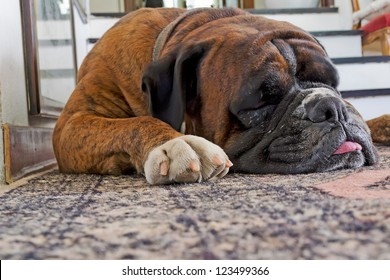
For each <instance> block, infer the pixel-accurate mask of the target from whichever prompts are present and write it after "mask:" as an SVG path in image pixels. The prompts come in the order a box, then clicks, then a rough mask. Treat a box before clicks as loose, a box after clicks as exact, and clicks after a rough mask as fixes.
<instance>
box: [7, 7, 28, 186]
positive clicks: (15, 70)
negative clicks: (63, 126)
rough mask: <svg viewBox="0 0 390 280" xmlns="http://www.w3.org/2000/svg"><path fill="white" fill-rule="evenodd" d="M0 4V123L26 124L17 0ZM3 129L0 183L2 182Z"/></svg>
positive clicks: (20, 30) (21, 45)
mask: <svg viewBox="0 0 390 280" xmlns="http://www.w3.org/2000/svg"><path fill="white" fill-rule="evenodd" d="M0 7H1V8H0V36H1V43H0V124H1V125H3V124H4V123H9V124H12V125H21V126H23V125H28V113H27V97H26V96H27V94H26V83H25V74H24V58H23V40H22V26H21V15H20V2H19V1H6V0H0ZM2 133H3V131H2V130H0V151H1V152H0V183H3V182H4V154H3V135H2Z"/></svg>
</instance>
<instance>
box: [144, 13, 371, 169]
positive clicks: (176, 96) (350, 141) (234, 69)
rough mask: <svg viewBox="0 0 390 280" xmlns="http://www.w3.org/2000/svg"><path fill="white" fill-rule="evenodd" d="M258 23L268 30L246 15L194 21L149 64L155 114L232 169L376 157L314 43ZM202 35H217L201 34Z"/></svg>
mask: <svg viewBox="0 0 390 280" xmlns="http://www.w3.org/2000/svg"><path fill="white" fill-rule="evenodd" d="M266 23H268V25H267V26H268V29H267V31H266V32H259V29H260V27H259V28H258V29H256V28H253V26H256V24H254V23H253V22H251V24H250V27H248V28H246V27H247V26H246V25H245V24H244V26H243V25H242V24H241V25H240V26H238V27H236V28H235V27H234V26H231V25H229V26H226V25H219V26H207V27H205V28H206V29H207V31H206V30H203V29H202V28H199V29H197V31H196V32H193V33H194V34H190V35H189V36H188V38H187V40H186V41H185V42H183V44H182V45H181V46H180V47H179V48H178V49H176V50H174V51H169V52H168V53H167V55H166V56H165V57H164V58H163V59H162V60H161V61H159V62H157V63H155V64H152V65H151V66H150V67H149V68H148V69H147V70H146V73H145V75H144V78H143V89H144V91H146V92H147V93H148V94H149V96H150V103H151V104H150V105H151V111H152V113H153V115H154V116H155V117H158V118H160V119H162V120H164V121H166V122H168V123H170V124H171V125H172V126H173V127H174V128H176V129H179V127H180V125H181V123H182V121H183V119H185V121H186V127H187V133H191V134H196V135H199V136H203V137H205V138H206V139H209V140H211V141H213V142H214V143H216V144H218V145H220V146H221V147H222V148H223V149H224V150H225V151H226V153H227V154H228V155H229V157H230V159H231V160H232V162H233V163H234V166H233V170H235V171H240V172H251V173H271V172H272V173H302V172H320V171H328V170H335V169H340V168H353V167H359V166H363V165H365V164H368V165H372V164H374V163H376V161H377V156H376V152H375V148H374V147H373V144H372V141H371V137H370V133H369V130H368V128H367V126H366V124H365V123H364V121H363V120H362V118H361V116H360V115H359V113H358V112H357V111H356V110H355V109H354V108H353V106H352V105H350V104H349V103H347V102H346V101H344V100H343V99H342V98H341V96H340V93H339V92H338V91H337V90H336V89H335V88H336V86H337V84H338V75H337V71H336V69H335V68H334V66H333V65H332V63H331V62H330V59H329V58H328V57H327V55H326V53H325V51H324V49H323V48H322V46H321V45H320V44H319V43H318V42H317V41H316V40H315V39H314V38H312V37H311V36H310V35H309V34H307V33H305V32H303V31H301V30H299V29H297V28H295V27H292V26H289V25H287V24H286V23H278V22H276V23H273V22H268V20H266ZM261 25H264V19H263V20H262V21H261ZM248 26H249V24H248ZM286 26H287V28H286ZM213 28H215V30H213ZM202 32H203V34H205V32H207V34H217V35H213V36H207V37H206V39H204V40H201V41H199V38H202V35H201V34H202Z"/></svg>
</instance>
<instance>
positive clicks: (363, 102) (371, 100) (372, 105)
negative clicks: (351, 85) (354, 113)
mask: <svg viewBox="0 0 390 280" xmlns="http://www.w3.org/2000/svg"><path fill="white" fill-rule="evenodd" d="M341 94H342V96H343V97H344V99H346V100H347V101H348V102H350V103H351V104H352V105H353V106H354V107H355V108H356V109H357V110H358V112H359V113H360V114H361V115H362V117H363V119H364V120H366V121H367V120H371V119H373V118H377V117H380V116H382V115H385V114H390V88H387V89H373V90H357V91H345V92H341Z"/></svg>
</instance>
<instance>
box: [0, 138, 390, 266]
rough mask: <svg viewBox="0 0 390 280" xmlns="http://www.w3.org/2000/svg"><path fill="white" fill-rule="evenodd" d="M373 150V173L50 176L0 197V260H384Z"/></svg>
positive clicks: (389, 212) (383, 205)
mask: <svg viewBox="0 0 390 280" xmlns="http://www.w3.org/2000/svg"><path fill="white" fill-rule="evenodd" d="M379 149H380V153H381V163H380V164H379V165H378V166H375V167H365V168H361V169H357V170H341V171H335V172H329V173H317V174H302V175H273V174H271V175H247V174H229V175H228V176H227V177H226V178H224V179H221V180H216V181H211V182H206V183H200V184H183V185H171V186H148V185H147V184H146V182H145V180H144V179H143V178H142V177H141V176H137V175H134V176H121V177H111V176H99V175H64V174H59V173H58V171H52V172H49V173H47V174H45V175H43V176H40V177H36V178H34V179H31V180H30V181H29V182H28V183H27V184H25V185H23V186H19V187H17V188H14V189H12V190H9V191H7V192H4V193H3V194H2V195H1V196H0V259H390V147H384V146H382V147H379ZM372 172H375V174H376V175H375V176H371V175H370V174H371V173H372ZM378 174H379V175H378ZM377 175H378V176H379V177H380V178H382V179H378V178H379V177H378V176H377ZM359 176H363V177H365V178H368V179H367V180H368V181H367V180H366V181H365V180H363V181H362V179H359V178H360V177H359ZM354 178H357V179H356V180H355V181H358V182H355V183H357V185H356V190H357V191H356V193H359V195H358V196H356V197H355V196H354V193H355V192H354V191H352V192H351V191H350V192H346V193H347V194H345V192H343V189H344V188H351V186H352V185H353V184H355V183H354V182H353V180H354ZM351 180H352V181H351ZM370 180H371V181H370ZM332 182H333V184H331V183H332ZM351 184H352V185H351ZM359 184H360V185H359ZM339 193H340V195H339ZM372 194H374V195H372ZM375 194H379V195H375Z"/></svg>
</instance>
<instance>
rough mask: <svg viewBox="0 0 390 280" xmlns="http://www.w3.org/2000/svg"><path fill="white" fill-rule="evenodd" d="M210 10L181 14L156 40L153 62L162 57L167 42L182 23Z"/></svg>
mask: <svg viewBox="0 0 390 280" xmlns="http://www.w3.org/2000/svg"><path fill="white" fill-rule="evenodd" d="M209 9H210V8H199V9H192V10H188V11H186V12H184V13H183V14H181V15H180V16H179V17H178V18H176V19H175V20H174V21H172V22H171V23H170V24H168V25H167V26H166V27H164V29H163V30H162V31H161V32H160V34H159V35H158V37H157V39H156V43H155V44H154V47H153V62H156V61H157V60H158V58H159V57H160V54H161V51H162V49H163V48H164V46H165V44H166V42H167V41H168V39H169V37H170V36H171V35H172V33H173V30H174V29H175V27H176V26H177V25H179V23H180V22H182V21H183V20H184V19H185V18H186V17H188V16H192V15H196V14H199V13H201V12H203V11H206V10H209Z"/></svg>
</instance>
